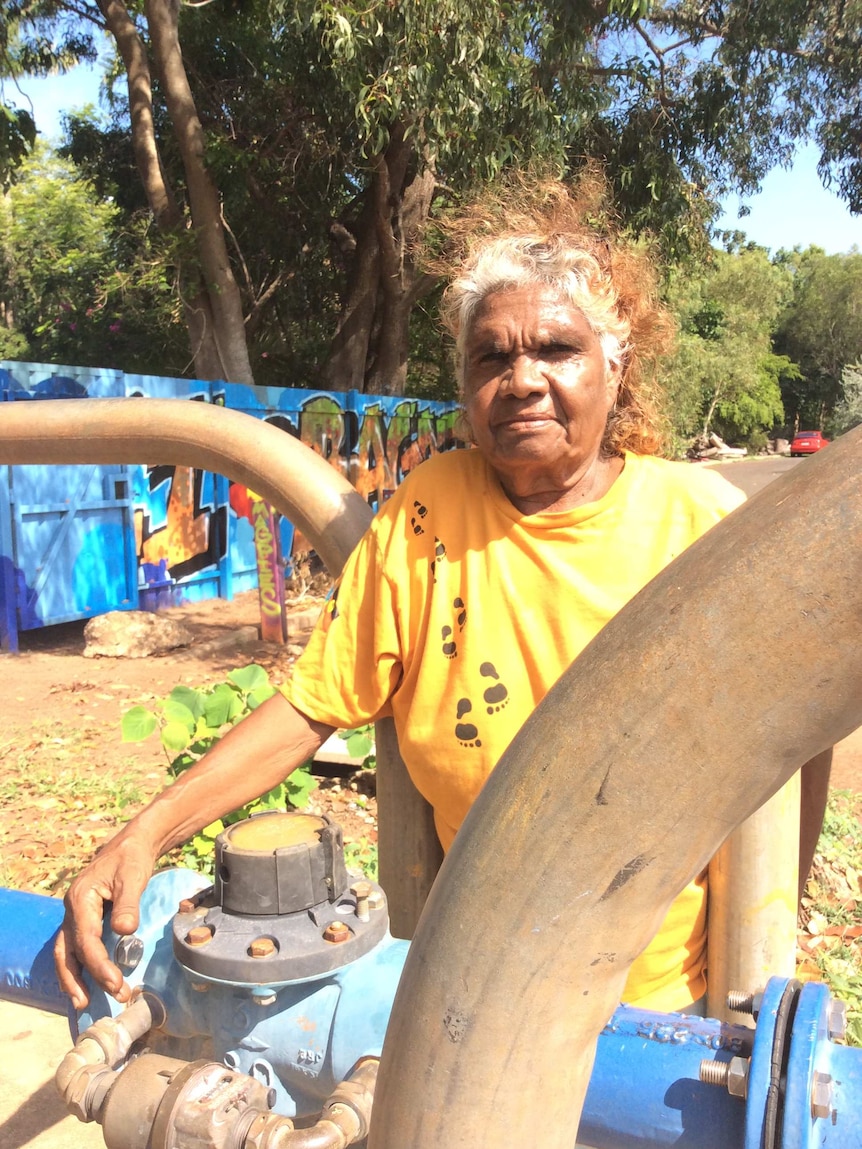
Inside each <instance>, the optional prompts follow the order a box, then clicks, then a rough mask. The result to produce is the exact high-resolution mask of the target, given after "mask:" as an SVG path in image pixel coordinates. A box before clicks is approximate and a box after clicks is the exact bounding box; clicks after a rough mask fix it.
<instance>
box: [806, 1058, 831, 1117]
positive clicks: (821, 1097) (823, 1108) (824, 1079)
mask: <svg viewBox="0 0 862 1149" xmlns="http://www.w3.org/2000/svg"><path fill="white" fill-rule="evenodd" d="M832 1094H833V1088H832V1077H831V1075H830V1074H828V1073H821V1072H820V1071H819V1070H815V1072H814V1080H813V1082H812V1085H811V1116H812V1117H831V1116H832Z"/></svg>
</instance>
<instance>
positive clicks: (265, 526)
mask: <svg viewBox="0 0 862 1149" xmlns="http://www.w3.org/2000/svg"><path fill="white" fill-rule="evenodd" d="M252 514H253V515H254V547H255V551H256V552H257V580H258V588H259V590H260V609H261V611H262V612H263V613H264V614H265V615H268V616H269V617H271V618H280V617H281V609H282V603H281V596H280V595H279V587H278V584H279V582H280V581H281V580H280V575H281V570H280V568H279V564H278V548H277V547H276V545H275V536H274V532H273V529H272V510H271V508H270V507H269V506H267V504H266V503H264V502H263V500H260V501H257V502H255V503H254V504H253V507H252ZM273 560H275V561H273Z"/></svg>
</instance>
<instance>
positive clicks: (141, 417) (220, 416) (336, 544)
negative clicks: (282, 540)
mask: <svg viewBox="0 0 862 1149" xmlns="http://www.w3.org/2000/svg"><path fill="white" fill-rule="evenodd" d="M34 415H38V418H37V419H36V418H34ZM0 463H11V464H28V463H146V464H147V465H149V466H156V465H157V464H175V465H177V466H183V467H199V468H200V469H201V470H205V471H214V472H215V473H216V474H220V475H227V477H228V478H229V479H233V480H234V481H235V482H237V483H243V484H245V486H247V487H251V488H252V489H253V490H254V491H256V492H257V493H258V494H260V495H262V496H263V497H264V498H265V499H266V500H267V502H269V503H271V504H272V505H273V506H274V507H275V508H276V509H277V510H279V511H281V513H282V514H283V515H285V516H286V517H287V518H289V519H290V521H291V522H292V523H295V524H296V525H297V526H298V527H300V529H301V530H302V532H303V534H305V535H306V536H307V537H308V538H309V539H310V540H312V543H313V546H314V549H315V550H316V551H317V553H318V554H319V555H320V557H321V558H322V559H323V561H324V563H325V564H326V566H327V569H328V570H330V571H331V572H332V573H333V574H338V572H339V571H340V570H341V568H342V566H343V565H344V563H345V562H346V560H347V557H348V555H349V554H350V552H351V551H352V550H353V548H354V547H355V546H356V543H357V542H358V540H359V538H360V537H361V535H362V533H363V532H364V531H365V528H366V527H367V526H368V524H369V522H370V521H371V508H370V507H369V506H368V504H367V503H366V502H365V500H364V499H363V498H362V496H361V495H359V494H358V493H357V492H356V491H355V490H354V489H353V487H351V485H350V484H349V483H348V481H347V480H346V479H345V478H343V477H342V476H341V475H339V474H338V472H337V471H336V470H335V469H334V468H333V467H331V466H330V465H329V464H328V463H327V462H326V461H325V460H324V459H322V458H321V457H320V455H318V454H316V453H315V452H314V451H312V450H310V448H308V447H306V445H305V444H304V443H301V442H300V441H299V440H298V439H294V438H293V437H292V436H291V435H286V434H285V433H284V431H282V430H280V429H279V428H278V427H273V426H272V425H271V424H269V423H265V422H264V421H263V420H262V419H255V418H254V417H253V416H251V415H245V414H243V413H242V412H240V411H229V410H227V409H226V408H224V407H216V406H214V405H212V404H210V403H191V402H189V401H188V400H187V399H143V398H135V399H86V400H83V399H52V400H46V401H44V402H39V403H38V404H36V403H33V402H30V403H26V402H19V403H4V404H3V418H2V424H0Z"/></svg>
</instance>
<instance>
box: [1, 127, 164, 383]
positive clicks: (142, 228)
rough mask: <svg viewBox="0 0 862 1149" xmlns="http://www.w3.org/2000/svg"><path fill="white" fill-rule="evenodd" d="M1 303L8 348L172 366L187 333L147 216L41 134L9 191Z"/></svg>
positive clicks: (11, 352) (45, 358)
mask: <svg viewBox="0 0 862 1149" xmlns="http://www.w3.org/2000/svg"><path fill="white" fill-rule="evenodd" d="M163 246H164V245H163ZM0 303H2V305H3V311H4V314H5V317H6V323H5V324H4V325H2V326H0V353H2V354H0V357H2V358H8V359H32V360H35V361H37V362H52V361H53V362H55V363H75V364H79V365H81V366H87V365H91V366H100V367H122V368H124V369H125V370H129V371H134V370H140V371H152V372H154V373H165V372H166V370H169V366H170V360H169V354H170V347H171V338H170V333H171V331H173V332H174V335H175V337H176V334H177V333H178V334H179V335H180V336H181V337H184V332H183V328H182V325H181V323H180V322H179V317H178V316H173V318H172V315H173V311H174V309H175V308H176V307H177V300H176V298H175V292H174V290H173V287H172V284H171V283H170V281H169V280H168V279H166V278H165V268H164V265H163V264H162V263H161V261H160V260H159V259H154V253H153V251H152V242H151V237H150V236H149V233H148V225H147V224H146V222H145V221H144V220H143V219H141V218H138V219H133V220H124V219H123V218H122V217H121V214H120V212H119V210H118V208H117V206H116V205H115V204H114V203H113V200H112V199H111V197H109V196H100V195H99V194H98V192H97V191H96V188H95V186H94V185H93V183H92V182H91V181H90V180H89V179H87V178H84V177H83V176H81V174H80V173H79V171H78V170H77V169H76V168H75V166H74V164H72V163H71V161H69V160H65V159H62V158H60V157H59V156H58V155H55V154H54V153H53V152H52V151H51V150H50V149H49V148H48V147H46V146H44V145H41V144H40V145H37V146H36V147H35V148H34V149H33V152H32V154H31V155H30V156H29V157H28V158H27V159H26V160H25V161H24V162H23V163H22V164H21V166H20V167H19V169H18V173H17V180H16V183H15V184H14V185H13V186H12V187H11V188H10V189H9V190H8V191H7V192H6V193H5V194H4V195H3V196H2V198H0ZM175 362H176V364H177V367H178V368H179V365H180V364H181V362H182V360H181V358H180V356H179V354H177V355H176V360H175ZM177 373H178V374H179V373H180V371H179V369H178V371H177Z"/></svg>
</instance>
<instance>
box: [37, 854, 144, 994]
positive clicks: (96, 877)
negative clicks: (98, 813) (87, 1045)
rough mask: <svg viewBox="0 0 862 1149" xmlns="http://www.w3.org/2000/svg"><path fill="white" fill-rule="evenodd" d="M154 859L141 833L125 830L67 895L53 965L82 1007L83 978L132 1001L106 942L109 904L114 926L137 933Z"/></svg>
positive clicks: (68, 991)
mask: <svg viewBox="0 0 862 1149" xmlns="http://www.w3.org/2000/svg"><path fill="white" fill-rule="evenodd" d="M155 861H156V859H155V857H154V856H153V851H152V849H150V848H149V847H148V846H147V845H146V844H145V843H144V842H143V841H142V840H141V838H140V837H138V836H136V835H135V834H128V835H125V834H120V835H118V836H117V837H116V838H114V839H113V840H112V841H110V842H108V844H107V845H106V846H104V847H103V849H102V850H101V851H100V852H99V853H98V854H97V855H96V857H95V858H94V859H93V861H92V862H90V864H89V865H88V866H87V868H86V869H84V870H82V871H81V873H80V874H79V875H78V876H77V878H75V880H74V881H73V882H72V884H71V886H70V887H69V890H68V892H67V894H66V897H65V904H66V916H65V918H64V919H63V925H62V927H61V929H60V933H59V934H58V935H57V941H56V943H55V945H54V963H55V965H56V968H57V979H58V981H59V983H60V988H61V989H62V990H63V991H64V993H67V994H68V995H69V996H70V997H71V999H72V1005H73V1006H74V1007H75V1009H83V1008H84V1007H85V1006H86V1005H87V1004H88V1002H89V1000H90V995H89V992H88V990H87V987H86V985H85V984H84V980H83V976H82V974H83V970H85V969H86V970H87V971H88V972H89V973H90V975H91V976H92V978H93V980H94V981H95V982H96V983H97V984H98V985H100V986H101V987H102V988H103V989H105V990H107V992H108V993H110V994H111V995H112V996H113V997H115V998H116V999H117V1001H120V1002H125V1001H128V1000H129V994H130V990H129V987H128V986H127V985H126V983H125V982H124V981H123V975H122V973H121V972H120V970H119V969H118V968H117V966H116V965H114V963H113V961H112V960H111V958H110V957H109V955H108V951H107V950H106V949H105V946H104V943H103V942H102V925H103V915H104V909H105V903H108V902H110V903H112V904H113V909H112V910H111V928H112V929H113V930H114V932H115V933H118V934H133V933H134V932H135V930H136V929H137V928H138V906H139V903H140V899H141V894H142V893H143V891H144V887H145V886H146V884H147V882H148V881H149V879H150V876H151V875H152V872H153V866H154V865H155Z"/></svg>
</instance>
